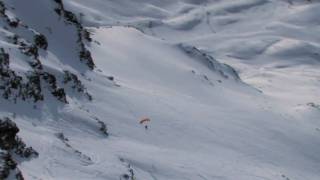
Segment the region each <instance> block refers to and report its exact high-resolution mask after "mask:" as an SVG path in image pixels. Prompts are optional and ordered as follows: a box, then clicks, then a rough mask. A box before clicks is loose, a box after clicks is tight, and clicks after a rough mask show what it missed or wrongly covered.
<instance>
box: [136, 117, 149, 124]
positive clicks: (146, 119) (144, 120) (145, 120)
mask: <svg viewBox="0 0 320 180" xmlns="http://www.w3.org/2000/svg"><path fill="white" fill-rule="evenodd" d="M150 121H151V120H150V119H149V118H142V119H141V120H140V121H139V123H140V124H145V123H148V122H150Z"/></svg>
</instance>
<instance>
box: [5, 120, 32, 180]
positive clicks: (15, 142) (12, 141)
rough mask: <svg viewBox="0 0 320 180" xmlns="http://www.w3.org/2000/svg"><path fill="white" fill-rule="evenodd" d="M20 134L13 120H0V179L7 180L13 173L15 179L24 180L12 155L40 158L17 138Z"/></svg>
mask: <svg viewBox="0 0 320 180" xmlns="http://www.w3.org/2000/svg"><path fill="white" fill-rule="evenodd" d="M18 132H19V128H18V127H17V125H16V124H15V123H14V122H13V121H12V120H11V119H9V118H7V117H5V118H3V119H0V179H6V178H7V177H9V176H11V174H12V173H14V174H13V175H12V176H13V177H15V179H17V180H23V179H24V178H23V176H22V173H21V171H20V170H19V169H18V168H17V161H16V160H14V159H13V157H12V154H15V155H16V156H19V157H21V158H31V157H38V153H37V152H36V151H35V150H34V149H33V148H32V147H27V146H26V144H25V143H24V142H23V141H22V140H21V138H19V137H18V136H17V133H18Z"/></svg>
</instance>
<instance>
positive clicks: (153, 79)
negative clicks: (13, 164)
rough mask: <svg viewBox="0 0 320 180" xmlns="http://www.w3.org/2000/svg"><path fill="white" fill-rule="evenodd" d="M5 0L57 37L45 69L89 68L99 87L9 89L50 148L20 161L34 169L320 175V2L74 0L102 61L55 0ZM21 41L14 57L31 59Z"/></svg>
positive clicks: (67, 174) (305, 178)
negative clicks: (58, 94) (56, 95)
mask: <svg viewBox="0 0 320 180" xmlns="http://www.w3.org/2000/svg"><path fill="white" fill-rule="evenodd" d="M5 2H6V3H7V4H9V5H10V7H14V9H9V10H10V12H11V13H12V14H15V15H16V16H17V17H19V18H20V19H21V21H22V22H24V23H26V24H28V25H30V27H32V28H34V29H35V30H36V31H38V32H41V33H43V34H45V35H46V36H47V38H48V42H49V48H48V51H46V53H44V52H43V53H40V58H41V60H42V62H43V64H44V66H45V68H46V69H49V70H50V71H52V72H62V71H63V70H66V69H67V70H70V71H72V72H75V73H78V74H82V76H79V77H81V81H82V82H83V83H84V84H85V86H86V87H87V90H88V92H89V93H90V94H92V96H93V101H87V100H84V99H81V98H77V97H76V96H75V97H73V96H68V101H69V104H66V105H65V104H62V103H58V102H56V101H55V100H54V99H52V98H49V99H47V100H45V101H44V102H41V103H36V104H35V105H33V104H30V103H26V102H18V103H17V104H13V103H10V102H8V101H6V100H4V99H1V100H0V107H1V108H0V115H1V116H9V117H13V116H14V118H13V119H14V121H15V122H16V123H17V125H18V127H19V128H20V132H19V136H20V137H21V138H22V139H23V140H24V141H25V142H26V144H27V145H28V146H32V147H33V148H34V149H35V150H37V151H38V152H39V157H38V158H35V159H31V160H29V161H23V162H21V163H20V164H19V165H18V167H19V169H20V170H21V171H22V173H23V176H24V177H25V179H27V180H29V179H30V180H33V179H34V180H40V179H43V180H89V179H97V180H100V179H101V180H102V179H104V180H106V179H107V180H119V179H123V180H124V179H125V178H124V177H123V174H129V175H130V169H132V170H133V172H134V179H135V180H319V179H320V153H319V152H320V108H319V107H320V106H317V105H318V104H320V98H319V97H320V91H319V88H320V71H319V68H320V37H319V34H320V18H319V17H320V1H317V0H312V1H311V2H308V1H304V0H288V1H287V0H236V1H235V0H176V1H175V0H65V2H64V3H65V7H66V9H68V10H72V11H73V12H76V14H79V13H82V14H83V15H81V17H82V22H83V23H84V25H85V26H86V27H87V28H88V29H89V31H90V32H91V33H92V38H93V42H91V43H88V44H87V46H88V48H89V50H90V51H91V53H92V56H93V59H94V61H95V63H96V69H95V70H94V71H90V70H85V68H84V67H83V66H81V64H80V63H78V62H77V60H75V59H76V54H75V49H76V47H75V44H74V42H75V41H76V37H75V36H74V29H72V27H70V25H67V24H65V23H63V22H62V21H61V20H59V19H58V17H57V16H56V15H55V13H54V11H53V7H54V3H53V1H49V0H28V1H22V0H5ZM48 27H50V29H51V33H50V32H49V31H48ZM4 32H5V30H4V29H2V28H1V41H0V42H1V46H3V47H5V48H6V49H8V50H9V49H10V47H11V45H8V44H7V43H6V42H5V41H3V39H2V37H3V34H4ZM193 46H194V47H196V48H197V49H195V48H192V47H193ZM183 47H188V48H189V49H192V50H196V51H198V50H200V51H199V52H202V53H206V54H207V55H208V56H209V55H210V56H211V57H213V58H212V61H213V62H214V63H215V64H216V66H215V67H216V69H215V68H212V67H210V66H209V65H208V64H206V63H204V61H202V60H201V58H202V57H201V55H199V56H200V57H199V56H195V55H193V54H191V55H190V54H188V53H187V52H186V51H185V48H183ZM14 51H15V50H11V51H10V53H11V54H10V55H11V57H15V59H14V58H11V59H12V60H11V64H10V66H11V67H12V68H13V69H16V70H17V71H21V72H25V71H27V67H26V66H27V65H26V64H25V62H24V60H23V59H24V57H22V56H21V55H20V54H19V53H18V52H14ZM14 54H16V56H13V55H14ZM200 54H201V53H200ZM222 63H226V64H228V65H230V66H232V67H233V68H234V69H235V70H236V71H237V72H238V74H239V76H240V78H241V79H238V78H237V77H236V76H235V75H233V74H232V73H233V72H232V69H231V68H230V67H229V66H227V65H224V64H222ZM223 74H225V75H227V76H228V77H225V76H224V75H223ZM109 76H113V77H114V78H115V80H114V82H112V81H110V80H109V79H108V77H109ZM310 103H314V104H315V106H311V105H310ZM144 117H148V118H150V119H151V121H150V122H149V123H148V129H145V128H144V126H143V125H141V124H140V123H139V121H140V120H141V119H142V118H144ZM96 119H99V120H101V121H103V122H104V123H105V124H106V125H107V127H108V132H109V133H110V135H109V136H108V137H105V136H104V135H103V134H102V133H101V132H100V131H99V124H98V123H97V122H96ZM58 133H63V134H64V136H65V137H66V138H67V139H68V142H67V143H68V144H69V146H68V145H66V143H65V142H64V141H62V140H61V138H60V139H59V138H58V136H57V134H58ZM129 166H130V167H129Z"/></svg>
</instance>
